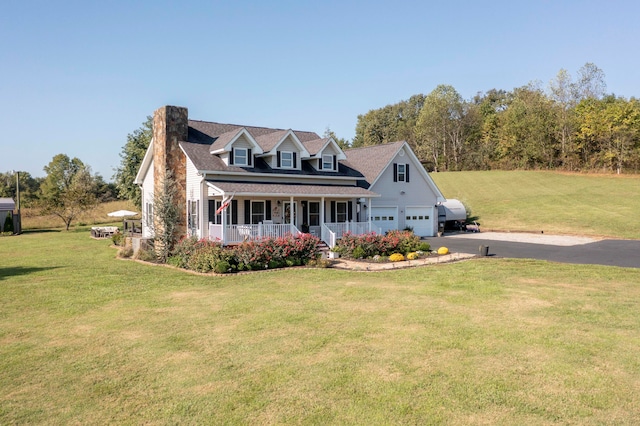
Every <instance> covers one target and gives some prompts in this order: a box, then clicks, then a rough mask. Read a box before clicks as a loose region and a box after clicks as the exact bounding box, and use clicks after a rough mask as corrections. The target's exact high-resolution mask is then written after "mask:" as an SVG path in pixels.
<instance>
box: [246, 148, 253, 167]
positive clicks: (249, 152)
mask: <svg viewBox="0 0 640 426" xmlns="http://www.w3.org/2000/svg"><path fill="white" fill-rule="evenodd" d="M247 165H248V166H253V156H252V155H251V148H249V149H247Z"/></svg>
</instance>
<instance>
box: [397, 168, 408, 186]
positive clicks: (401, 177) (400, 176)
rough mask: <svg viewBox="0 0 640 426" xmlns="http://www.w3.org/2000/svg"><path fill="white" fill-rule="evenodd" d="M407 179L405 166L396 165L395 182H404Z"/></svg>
mask: <svg viewBox="0 0 640 426" xmlns="http://www.w3.org/2000/svg"><path fill="white" fill-rule="evenodd" d="M406 179H407V168H406V165H405V164H398V172H397V173H396V180H397V181H398V182H404V181H406Z"/></svg>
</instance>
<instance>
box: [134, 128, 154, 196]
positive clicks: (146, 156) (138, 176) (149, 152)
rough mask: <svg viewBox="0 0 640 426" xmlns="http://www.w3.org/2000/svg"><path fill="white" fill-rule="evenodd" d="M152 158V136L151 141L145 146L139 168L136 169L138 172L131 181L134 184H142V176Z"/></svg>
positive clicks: (145, 172)
mask: <svg viewBox="0 0 640 426" xmlns="http://www.w3.org/2000/svg"><path fill="white" fill-rule="evenodd" d="M152 160H153V138H152V139H151V142H149V146H148V147H147V151H146V152H145V153H144V158H143V159H142V163H141V164H140V168H139V169H138V173H137V174H136V178H135V180H134V181H133V183H135V184H136V185H142V181H143V180H144V176H145V175H146V174H147V169H148V168H149V165H150V164H151V162H152Z"/></svg>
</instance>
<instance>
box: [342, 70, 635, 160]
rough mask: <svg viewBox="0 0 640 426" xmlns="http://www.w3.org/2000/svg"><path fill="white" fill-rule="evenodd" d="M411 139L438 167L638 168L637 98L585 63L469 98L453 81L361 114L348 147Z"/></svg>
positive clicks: (420, 155)
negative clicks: (613, 88)
mask: <svg viewBox="0 0 640 426" xmlns="http://www.w3.org/2000/svg"><path fill="white" fill-rule="evenodd" d="M398 140H406V141H407V142H408V143H409V144H410V145H411V147H412V148H413V149H414V151H415V152H416V155H417V156H418V157H419V159H420V161H421V162H423V164H424V165H425V166H426V167H427V169H428V170H433V171H448V170H451V171H455V170H491V169H501V170H512V169H556V170H567V171H601V172H613V173H624V172H627V173H631V172H633V173H637V172H639V171H640V102H639V101H638V99H635V98H633V97H632V98H630V99H626V98H624V97H619V96H615V95H614V94H607V93H606V83H605V79H604V72H603V71H602V70H601V69H599V68H598V67H597V66H596V65H594V64H592V63H587V64H585V65H584V66H583V67H582V68H580V70H579V71H578V73H577V75H576V76H575V77H572V76H571V75H570V74H569V73H568V72H567V71H566V70H564V69H561V70H560V71H559V72H558V74H557V76H556V77H555V78H554V79H552V80H551V81H550V82H549V84H548V87H547V88H546V89H544V88H542V85H541V84H540V83H539V82H535V83H529V84H528V85H526V86H523V87H518V88H515V89H513V90H512V91H505V90H499V89H492V90H489V91H487V92H485V93H478V94H477V95H476V96H474V97H473V99H470V100H465V99H463V98H462V96H461V95H460V94H459V93H458V92H457V91H456V90H455V88H454V87H452V86H449V85H439V86H437V87H436V88H435V89H434V90H433V91H432V92H431V93H429V94H427V95H422V94H418V95H414V96H411V97H410V98H409V99H408V100H403V101H400V102H398V103H396V104H393V105H387V106H385V107H383V108H379V109H374V110H371V111H369V112H367V113H366V114H363V115H359V116H358V121H357V125H356V135H355V137H354V139H353V140H352V141H351V143H350V144H349V146H350V147H354V148H355V147H361V146H368V145H377V144H382V143H387V142H394V141H398Z"/></svg>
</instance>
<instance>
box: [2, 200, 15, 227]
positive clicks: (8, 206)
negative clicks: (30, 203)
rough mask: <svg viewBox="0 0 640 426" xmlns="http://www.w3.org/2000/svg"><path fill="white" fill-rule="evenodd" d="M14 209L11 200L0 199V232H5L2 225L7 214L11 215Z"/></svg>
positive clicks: (13, 203)
mask: <svg viewBox="0 0 640 426" xmlns="http://www.w3.org/2000/svg"><path fill="white" fill-rule="evenodd" d="M15 208H16V203H15V202H14V201H13V199H12V198H0V232H5V229H4V223H5V221H6V220H7V216H9V213H13V211H14V210H15ZM12 231H13V229H12Z"/></svg>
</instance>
